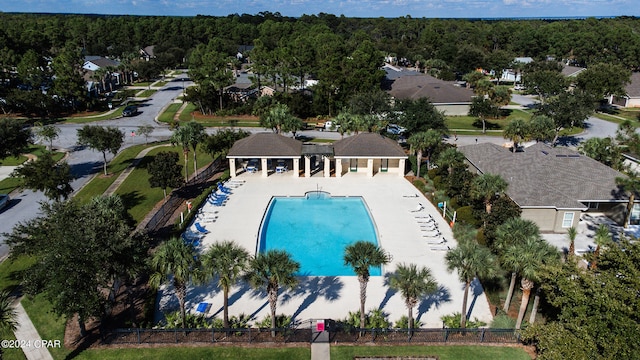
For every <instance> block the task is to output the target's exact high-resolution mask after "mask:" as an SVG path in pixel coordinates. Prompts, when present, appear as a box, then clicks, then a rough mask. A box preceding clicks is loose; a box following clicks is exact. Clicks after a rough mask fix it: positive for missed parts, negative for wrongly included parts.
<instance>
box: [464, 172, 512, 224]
mask: <svg viewBox="0 0 640 360" xmlns="http://www.w3.org/2000/svg"><path fill="white" fill-rule="evenodd" d="M508 185H509V184H507V182H506V181H504V179H503V178H502V177H501V176H500V175H494V174H489V173H487V174H482V175H480V176H477V177H475V178H474V179H473V180H472V181H471V197H473V198H474V199H482V200H483V201H484V206H485V211H486V213H487V214H490V213H491V205H492V204H493V199H494V198H495V197H496V196H497V195H499V194H501V193H503V192H504V191H505V190H507V186H508Z"/></svg>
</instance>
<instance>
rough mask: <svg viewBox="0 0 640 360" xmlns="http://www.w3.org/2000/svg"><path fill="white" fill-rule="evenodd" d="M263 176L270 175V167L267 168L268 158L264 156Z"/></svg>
mask: <svg viewBox="0 0 640 360" xmlns="http://www.w3.org/2000/svg"><path fill="white" fill-rule="evenodd" d="M261 160H262V161H261V162H262V177H267V176H269V169H268V168H267V159H265V158H262V159H261Z"/></svg>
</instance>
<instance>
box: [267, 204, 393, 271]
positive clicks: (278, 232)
mask: <svg viewBox="0 0 640 360" xmlns="http://www.w3.org/2000/svg"><path fill="white" fill-rule="evenodd" d="M358 240H365V241H370V242H372V243H374V244H375V245H376V246H378V237H377V235H376V229H375V226H374V224H373V220H372V219H371V216H370V215H369V210H368V209H367V206H366V204H365V202H364V200H363V199H362V198H361V197H331V196H327V194H326V193H319V194H318V193H316V192H312V193H307V196H305V197H274V198H273V199H272V200H271V202H270V205H269V208H268V209H267V211H266V213H265V216H264V219H263V221H262V226H261V231H260V236H259V239H258V251H259V252H264V251H267V250H271V249H280V250H286V251H288V252H289V253H290V254H291V255H292V257H293V259H294V260H296V261H298V262H299V263H300V272H299V273H298V275H303V276H354V275H355V273H354V272H353V269H352V268H351V267H350V266H347V265H344V249H345V247H346V246H347V245H349V244H352V243H354V242H356V241H358ZM370 273H371V276H380V275H381V269H380V268H379V267H378V268H371V269H370Z"/></svg>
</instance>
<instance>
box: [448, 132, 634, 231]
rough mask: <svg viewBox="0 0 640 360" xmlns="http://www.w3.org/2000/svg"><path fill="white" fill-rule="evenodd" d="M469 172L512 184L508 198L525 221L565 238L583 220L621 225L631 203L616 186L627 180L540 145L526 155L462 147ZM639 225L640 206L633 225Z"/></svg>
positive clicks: (481, 146)
mask: <svg viewBox="0 0 640 360" xmlns="http://www.w3.org/2000/svg"><path fill="white" fill-rule="evenodd" d="M459 150H460V151H461V152H462V153H463V154H464V155H465V157H466V158H467V163H468V165H470V166H469V169H470V171H475V172H476V173H478V174H483V173H489V174H497V175H500V176H501V177H502V178H503V179H504V180H505V181H506V182H507V183H508V184H509V186H508V188H507V191H506V193H507V195H508V196H509V197H510V198H511V199H512V200H513V201H514V202H515V203H516V204H517V205H518V206H519V207H520V209H521V210H522V214H521V216H522V218H524V219H528V220H531V221H533V222H535V223H536V224H537V225H538V226H539V227H540V230H541V231H547V232H560V233H562V232H566V231H567V229H568V228H570V227H572V226H576V225H577V223H578V221H579V219H580V215H581V214H583V213H587V212H597V213H604V214H605V215H607V216H608V217H610V218H611V219H612V220H614V221H615V222H617V223H618V224H621V223H622V222H623V221H624V214H625V211H626V206H627V204H628V200H629V199H628V197H627V196H626V194H625V193H624V192H623V191H622V190H621V189H620V188H619V187H618V185H617V184H616V180H615V179H616V177H624V176H625V175H624V174H622V173H620V172H618V171H616V170H613V169H611V168H610V167H608V166H606V165H603V164H601V163H599V162H598V161H596V160H593V159H591V158H589V157H587V156H584V155H580V154H579V153H577V152H575V151H573V150H570V149H568V148H564V147H550V146H548V145H546V144H543V143H537V144H534V145H532V146H529V147H527V148H524V149H523V151H519V152H515V153H513V152H511V150H510V149H508V148H505V147H501V146H498V145H495V144H491V143H482V144H476V145H467V146H461V147H460V148H459ZM639 222H640V200H637V202H636V204H635V207H634V210H633V212H632V216H631V222H630V223H631V224H632V225H634V226H637V225H638V224H639Z"/></svg>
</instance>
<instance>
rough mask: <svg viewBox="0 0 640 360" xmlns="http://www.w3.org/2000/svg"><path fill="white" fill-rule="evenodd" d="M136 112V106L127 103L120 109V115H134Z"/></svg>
mask: <svg viewBox="0 0 640 360" xmlns="http://www.w3.org/2000/svg"><path fill="white" fill-rule="evenodd" d="M137 113H138V107H137V106H135V105H129V106H127V107H126V108H124V110H122V116H134V115H135V114H137Z"/></svg>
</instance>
